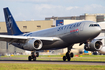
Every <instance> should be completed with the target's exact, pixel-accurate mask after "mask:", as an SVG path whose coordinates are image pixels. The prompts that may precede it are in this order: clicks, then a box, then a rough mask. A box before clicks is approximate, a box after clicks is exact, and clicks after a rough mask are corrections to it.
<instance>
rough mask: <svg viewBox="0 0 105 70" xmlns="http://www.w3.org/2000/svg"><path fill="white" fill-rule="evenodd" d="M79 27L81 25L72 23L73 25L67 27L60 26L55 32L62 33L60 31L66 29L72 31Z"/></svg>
mask: <svg viewBox="0 0 105 70" xmlns="http://www.w3.org/2000/svg"><path fill="white" fill-rule="evenodd" d="M80 25H81V23H80V22H79V23H74V24H69V25H65V26H60V27H59V28H58V29H57V31H62V30H67V29H73V28H76V27H79V26H80Z"/></svg>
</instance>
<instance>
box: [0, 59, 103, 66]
mask: <svg viewBox="0 0 105 70" xmlns="http://www.w3.org/2000/svg"><path fill="white" fill-rule="evenodd" d="M0 63H30V64H31V63H32V64H71V65H105V62H90V61H69V62H68V61H47V60H37V61H28V60H0Z"/></svg>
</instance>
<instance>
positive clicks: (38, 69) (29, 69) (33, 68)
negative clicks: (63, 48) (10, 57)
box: [0, 63, 105, 70]
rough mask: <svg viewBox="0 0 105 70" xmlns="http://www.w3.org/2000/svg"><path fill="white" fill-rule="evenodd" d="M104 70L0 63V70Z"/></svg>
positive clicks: (98, 67)
mask: <svg viewBox="0 0 105 70" xmlns="http://www.w3.org/2000/svg"><path fill="white" fill-rule="evenodd" d="M42 69H43V70H105V66H104V65H69V64H65V65H64V64H25V63H0V70H42Z"/></svg>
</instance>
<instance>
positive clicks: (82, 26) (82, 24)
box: [80, 23, 85, 31]
mask: <svg viewBox="0 0 105 70" xmlns="http://www.w3.org/2000/svg"><path fill="white" fill-rule="evenodd" d="M84 25H85V23H81V26H80V30H81V31H83V29H84Z"/></svg>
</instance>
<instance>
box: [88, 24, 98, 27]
mask: <svg viewBox="0 0 105 70" xmlns="http://www.w3.org/2000/svg"><path fill="white" fill-rule="evenodd" d="M95 26H99V24H90V25H89V27H95Z"/></svg>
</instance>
